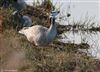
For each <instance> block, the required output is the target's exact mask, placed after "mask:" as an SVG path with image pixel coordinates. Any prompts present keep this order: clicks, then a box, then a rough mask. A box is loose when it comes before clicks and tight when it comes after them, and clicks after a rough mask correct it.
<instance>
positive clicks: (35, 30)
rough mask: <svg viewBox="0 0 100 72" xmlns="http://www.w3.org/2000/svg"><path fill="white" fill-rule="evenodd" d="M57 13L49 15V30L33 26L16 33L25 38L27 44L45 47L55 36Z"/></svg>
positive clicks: (53, 12)
mask: <svg viewBox="0 0 100 72" xmlns="http://www.w3.org/2000/svg"><path fill="white" fill-rule="evenodd" d="M58 14H59V11H52V12H51V14H50V19H51V25H50V27H49V28H47V27H44V26H41V25H35V26H32V27H24V28H23V29H21V30H19V32H18V33H20V34H23V35H25V36H26V38H27V39H28V41H29V42H31V43H33V44H35V45H36V46H45V45H48V44H49V43H50V42H52V41H53V40H54V38H55V37H56V34H57V30H56V24H55V19H56V16H57V15H58Z"/></svg>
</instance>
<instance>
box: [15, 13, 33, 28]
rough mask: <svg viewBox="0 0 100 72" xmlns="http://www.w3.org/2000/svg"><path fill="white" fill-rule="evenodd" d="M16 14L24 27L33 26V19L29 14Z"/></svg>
mask: <svg viewBox="0 0 100 72" xmlns="http://www.w3.org/2000/svg"><path fill="white" fill-rule="evenodd" d="M14 16H15V17H16V18H17V19H19V21H20V24H21V25H20V26H21V27H22V28H23V27H31V26H32V19H31V17H29V16H27V15H22V14H20V13H17V12H16V13H14Z"/></svg>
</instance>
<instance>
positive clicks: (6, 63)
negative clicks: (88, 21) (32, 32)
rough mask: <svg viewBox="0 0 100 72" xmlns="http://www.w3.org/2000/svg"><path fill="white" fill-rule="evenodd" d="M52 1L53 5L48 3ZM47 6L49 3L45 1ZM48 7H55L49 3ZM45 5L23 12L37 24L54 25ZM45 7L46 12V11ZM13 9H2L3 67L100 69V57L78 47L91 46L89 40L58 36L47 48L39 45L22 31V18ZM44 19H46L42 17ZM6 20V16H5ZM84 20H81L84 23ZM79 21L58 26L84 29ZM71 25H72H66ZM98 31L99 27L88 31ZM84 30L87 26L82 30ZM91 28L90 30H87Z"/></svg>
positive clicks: (61, 71) (65, 71)
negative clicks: (64, 40) (65, 39)
mask: <svg viewBox="0 0 100 72" xmlns="http://www.w3.org/2000/svg"><path fill="white" fill-rule="evenodd" d="M49 4H50V6H48V5H49ZM43 5H45V4H43ZM48 5H46V7H51V6H52V5H51V3H48ZM46 7H45V6H44V7H43V6H42V4H41V5H40V6H36V7H33V8H32V7H28V8H27V9H26V10H24V11H23V12H22V14H27V15H30V16H31V18H32V20H33V25H36V24H42V25H44V26H46V27H48V26H49V25H50V22H49V17H48V15H47V13H48V12H49V11H48V8H47V9H46ZM42 10H43V11H42ZM12 12H13V9H12V8H6V9H3V8H0V16H3V18H4V19H3V23H2V27H3V32H2V33H0V69H1V71H5V70H17V71H18V72H100V60H98V59H94V58H93V57H92V56H88V55H87V53H84V52H81V51H79V50H78V49H88V48H90V46H89V45H88V44H87V43H80V44H75V43H61V42H58V41H57V39H55V40H54V42H53V44H52V45H51V44H50V45H49V46H47V47H37V46H33V45H32V44H30V43H29V42H28V41H27V39H26V37H24V36H22V35H20V34H18V32H17V30H16V29H17V24H18V23H19V21H18V20H17V19H16V18H14V17H13V16H12ZM41 18H42V19H41ZM1 20H2V19H1ZM80 23H81V22H80ZM80 23H75V24H74V25H73V26H61V25H59V26H58V33H60V34H61V33H62V32H65V31H68V29H69V30H70V29H71V27H73V31H74V30H76V29H77V28H76V27H78V29H82V28H83V27H81V26H83V24H80ZM66 27H69V28H66ZM96 29H98V31H99V30H100V29H99V28H96V27H95V28H93V27H91V28H89V29H88V30H92V31H94V30H95V31H96ZM82 30H83V29H82ZM84 30H87V29H84Z"/></svg>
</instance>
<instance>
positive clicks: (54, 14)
mask: <svg viewBox="0 0 100 72" xmlns="http://www.w3.org/2000/svg"><path fill="white" fill-rule="evenodd" d="M59 13H60V11H52V12H51V13H50V18H56V16H57V15H58V14H59Z"/></svg>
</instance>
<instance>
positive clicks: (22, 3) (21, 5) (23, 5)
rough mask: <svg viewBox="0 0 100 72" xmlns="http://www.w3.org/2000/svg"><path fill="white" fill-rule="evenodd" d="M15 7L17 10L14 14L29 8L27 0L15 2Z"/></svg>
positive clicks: (16, 0)
mask: <svg viewBox="0 0 100 72" xmlns="http://www.w3.org/2000/svg"><path fill="white" fill-rule="evenodd" d="M13 7H14V8H15V11H14V13H16V12H20V11H22V10H23V9H25V8H26V7H27V4H26V2H25V0H14V2H13Z"/></svg>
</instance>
